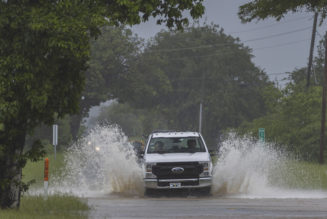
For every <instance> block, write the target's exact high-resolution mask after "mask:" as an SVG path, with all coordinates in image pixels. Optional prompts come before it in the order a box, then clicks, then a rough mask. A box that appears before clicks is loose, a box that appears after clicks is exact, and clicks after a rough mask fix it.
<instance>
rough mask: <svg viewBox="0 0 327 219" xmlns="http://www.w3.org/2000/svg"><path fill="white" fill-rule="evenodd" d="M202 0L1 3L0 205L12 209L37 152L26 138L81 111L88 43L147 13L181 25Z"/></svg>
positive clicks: (198, 13)
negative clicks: (104, 31) (39, 127)
mask: <svg viewBox="0 0 327 219" xmlns="http://www.w3.org/2000/svg"><path fill="white" fill-rule="evenodd" d="M201 2H202V0H191V1H190V0H182V1H178V2H174V1H149V0H145V1H122V0H113V1H101V0H96V1H89V0H83V1H80V0H79V1H77V0H63V1H51V2H49V1H44V0H39V1H35V0H19V1H13V0H7V1H0V42H1V43H0V81H1V82H0V173H1V175H0V206H1V208H15V207H16V208H17V207H19V203H20V195H21V191H22V190H23V189H24V188H26V187H25V186H24V185H23V184H22V182H21V177H22V174H21V172H22V167H23V166H24V165H25V163H26V159H27V158H31V159H33V160H35V159H37V158H38V156H37V155H40V153H39V152H40V151H41V148H42V145H40V143H39V141H36V142H35V144H33V147H31V149H30V150H29V151H27V152H26V151H24V143H25V136H26V134H27V133H29V132H31V131H32V130H33V129H34V128H35V127H36V126H37V125H39V124H41V123H45V124H51V123H52V122H53V121H54V118H55V117H58V118H62V117H63V116H64V115H65V114H74V113H76V112H77V111H78V104H79V101H80V99H81V92H82V90H83V87H84V78H85V75H84V72H85V70H86V68H87V61H88V58H89V42H90V39H91V38H92V37H97V36H98V35H99V33H100V27H102V26H104V25H105V24H111V25H112V24H115V25H120V24H131V25H132V24H136V23H140V22H141V21H146V20H147V19H148V18H149V17H150V16H153V17H159V18H158V23H165V24H166V25H167V26H168V27H173V26H177V28H181V27H182V25H183V24H186V23H187V22H188V19H187V18H184V16H182V12H183V11H184V10H188V11H190V14H191V16H192V17H193V18H197V17H199V16H201V15H202V14H203V12H204V7H203V6H202V3H201Z"/></svg>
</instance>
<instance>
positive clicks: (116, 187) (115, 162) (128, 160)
mask: <svg viewBox="0 0 327 219" xmlns="http://www.w3.org/2000/svg"><path fill="white" fill-rule="evenodd" d="M142 180H143V175H142V169H141V167H140V165H139V164H138V163H137V157H136V155H135V153H134V150H133V147H132V145H131V144H130V143H129V142H128V139H127V137H126V136H125V135H124V134H123V133H122V131H121V129H119V128H118V127H117V126H95V127H94V128H93V129H92V130H90V132H89V134H88V135H87V136H85V137H83V138H81V139H80V140H79V141H78V142H76V143H75V144H73V145H72V146H71V147H70V148H69V149H68V151H67V152H66V154H65V167H64V169H63V170H62V173H61V175H60V176H56V177H55V178H54V180H53V185H52V187H51V192H52V193H58V192H60V193H72V194H74V195H77V196H94V195H103V194H109V193H119V194H123V195H140V194H143V181H142Z"/></svg>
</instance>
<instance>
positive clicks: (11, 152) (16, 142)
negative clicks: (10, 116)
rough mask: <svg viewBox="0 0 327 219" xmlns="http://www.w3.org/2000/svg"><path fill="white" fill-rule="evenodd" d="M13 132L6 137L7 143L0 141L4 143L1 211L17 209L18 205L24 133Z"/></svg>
mask: <svg viewBox="0 0 327 219" xmlns="http://www.w3.org/2000/svg"><path fill="white" fill-rule="evenodd" d="M20 128H21V127H20ZM21 129H22V128H21ZM11 131H13V130H11ZM14 132H15V135H12V136H10V137H9V136H7V139H9V140H8V141H6V139H1V140H2V142H5V144H2V147H3V149H4V151H3V152H4V154H2V156H0V165H1V166H0V173H1V175H0V207H1V208H2V209H5V208H19V205H20V195H21V188H22V187H21V179H22V167H23V162H22V159H21V158H22V157H21V156H22V153H23V148H24V144H25V131H21V130H19V129H18V130H17V129H16V130H14ZM8 135H9V134H8ZM2 137H3V136H2ZM3 140H4V141H3Z"/></svg>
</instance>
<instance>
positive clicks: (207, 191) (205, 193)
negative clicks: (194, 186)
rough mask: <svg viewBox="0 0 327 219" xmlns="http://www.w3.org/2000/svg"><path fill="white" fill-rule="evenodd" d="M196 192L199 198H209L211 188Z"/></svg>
mask: <svg viewBox="0 0 327 219" xmlns="http://www.w3.org/2000/svg"><path fill="white" fill-rule="evenodd" d="M198 192H199V195H201V196H209V195H211V186H208V187H204V188H200V189H199V190H198Z"/></svg>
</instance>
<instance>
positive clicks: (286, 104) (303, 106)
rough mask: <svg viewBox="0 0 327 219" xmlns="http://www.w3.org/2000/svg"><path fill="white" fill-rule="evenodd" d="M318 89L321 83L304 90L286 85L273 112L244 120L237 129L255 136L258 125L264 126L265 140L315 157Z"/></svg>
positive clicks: (304, 155) (294, 152)
mask: <svg viewBox="0 0 327 219" xmlns="http://www.w3.org/2000/svg"><path fill="white" fill-rule="evenodd" d="M321 93H322V89H321V87H311V88H310V89H309V90H305V89H300V88H298V87H294V86H292V85H289V86H288V87H287V88H286V89H285V90H284V95H283V96H282V97H280V98H278V105H276V107H275V110H274V111H273V112H271V113H269V114H267V115H266V116H263V117H261V118H258V119H255V120H253V122H251V123H244V124H243V125H242V126H241V128H240V130H241V132H242V133H246V132H251V133H252V134H253V135H254V136H257V133H258V128H265V131H266V139H267V141H272V142H276V143H278V144H279V145H280V147H281V148H282V149H285V150H286V151H290V152H292V153H293V154H294V155H296V156H299V157H300V158H302V159H305V160H311V161H315V160H317V159H318V155H319V140H320V134H319V133H320V125H321V124H320V116H321Z"/></svg>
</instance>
